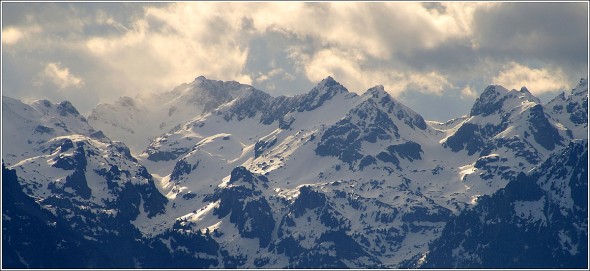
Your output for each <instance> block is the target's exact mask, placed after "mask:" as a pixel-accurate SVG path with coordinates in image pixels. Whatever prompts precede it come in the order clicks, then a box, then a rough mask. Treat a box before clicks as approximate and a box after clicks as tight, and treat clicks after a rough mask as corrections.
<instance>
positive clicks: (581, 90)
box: [572, 78, 588, 96]
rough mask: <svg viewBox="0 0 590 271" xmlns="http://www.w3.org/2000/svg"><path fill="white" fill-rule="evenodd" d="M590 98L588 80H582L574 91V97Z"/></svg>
mask: <svg viewBox="0 0 590 271" xmlns="http://www.w3.org/2000/svg"><path fill="white" fill-rule="evenodd" d="M584 94H586V96H588V79H586V78H581V79H580V82H579V83H578V85H577V86H576V87H575V88H574V89H572V95H584Z"/></svg>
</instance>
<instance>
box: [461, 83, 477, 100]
mask: <svg viewBox="0 0 590 271" xmlns="http://www.w3.org/2000/svg"><path fill="white" fill-rule="evenodd" d="M460 97H461V99H473V98H476V97H477V92H476V91H475V90H474V89H473V88H472V87H471V86H465V87H464V88H463V89H461V96H460Z"/></svg>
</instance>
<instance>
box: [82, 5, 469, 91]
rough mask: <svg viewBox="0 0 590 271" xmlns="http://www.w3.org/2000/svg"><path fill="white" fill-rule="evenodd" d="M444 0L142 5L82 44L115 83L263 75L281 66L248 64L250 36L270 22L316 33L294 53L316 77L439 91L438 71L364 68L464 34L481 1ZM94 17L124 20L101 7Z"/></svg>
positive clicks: (298, 33) (156, 84) (302, 33)
mask: <svg viewBox="0 0 590 271" xmlns="http://www.w3.org/2000/svg"><path fill="white" fill-rule="evenodd" d="M445 5H446V6H447V7H446V10H447V12H444V13H441V12H433V11H432V10H428V9H426V8H425V7H424V6H423V5H422V4H421V3H335V2H334V3H297V2H289V3H202V2H201V3H190V2H182V3H174V4H171V5H168V6H165V7H150V8H146V9H145V14H144V15H143V16H141V17H139V18H138V19H137V20H136V21H134V22H133V24H132V25H133V27H132V28H130V29H125V28H123V27H118V29H119V30H120V31H123V32H124V34H123V35H120V36H117V37H103V36H99V37H93V38H91V39H89V40H88V41H87V42H86V46H87V48H88V50H89V51H90V52H91V54H93V55H95V56H97V57H98V58H100V59H101V60H103V61H105V62H106V65H107V66H108V67H110V68H111V69H113V70H114V71H116V74H118V75H121V76H123V77H124V78H126V80H128V82H113V83H117V84H119V85H121V84H127V85H128V86H127V87H126V88H134V89H144V90H145V89H149V90H163V89H164V90H165V89H169V88H171V87H173V86H175V85H177V84H179V83H181V82H187V81H190V80H192V79H193V78H194V77H195V76H196V75H205V76H207V77H211V78H216V79H223V80H238V81H240V82H242V83H252V82H258V83H261V82H264V81H266V80H269V79H270V78H271V77H273V76H275V75H277V74H273V72H272V71H271V72H269V73H265V74H262V73H259V74H247V73H246V72H245V71H244V67H245V64H246V61H247V59H248V55H249V51H250V50H249V41H250V39H252V38H253V37H257V36H260V35H265V33H267V31H271V30H272V31H279V32H282V33H285V34H286V35H291V36H292V37H295V38H296V39H299V40H306V39H311V40H312V43H311V44H312V45H309V43H308V45H309V46H311V47H309V48H305V50H304V51H300V52H296V53H295V54H296V55H297V57H295V59H296V60H297V63H299V64H300V67H299V69H300V70H302V71H304V75H305V76H306V77H307V79H308V80H310V81H312V82H317V81H318V80H321V79H323V78H324V77H325V76H327V75H333V76H335V78H337V79H338V80H344V82H346V83H349V84H350V87H351V88H353V89H362V88H366V87H367V86H372V85H376V84H383V85H387V84H388V83H387V82H391V83H389V85H390V86H392V88H391V89H392V90H391V91H392V92H393V93H399V92H401V91H404V90H405V89H408V88H413V89H417V90H419V91H422V92H425V93H440V92H441V91H442V90H443V88H444V87H447V86H449V85H451V84H450V83H449V82H448V81H447V80H446V79H445V78H443V77H442V76H441V75H440V74H437V73H424V74H415V73H411V72H401V71H399V70H397V69H394V68H391V67H390V68H387V69H385V70H382V71H372V70H371V69H370V68H367V67H370V65H371V64H370V62H371V59H372V58H379V59H389V58H391V57H392V55H394V54H395V53H396V52H398V51H407V50H414V49H416V48H420V47H423V48H430V47H433V46H436V45H438V44H440V43H441V42H444V41H445V40H448V39H454V38H461V37H464V36H466V35H468V34H469V33H470V29H469V23H470V20H472V18H471V17H470V16H472V14H473V11H474V10H475V9H476V7H477V6H479V4H471V3H449V4H445ZM96 20H97V21H100V23H103V24H109V25H116V26H117V25H120V24H119V23H117V22H116V21H114V20H113V19H112V18H111V17H108V16H107V15H105V14H103V13H99V14H98V15H97V16H96ZM415 29H420V31H415ZM285 50H287V49H285ZM334 52H336V53H334ZM308 60H309V61H308ZM275 71H276V70H275ZM284 76H286V77H288V78H292V76H293V75H292V74H289V75H284ZM404 76H408V78H402V77H404ZM353 78H356V79H353ZM393 81H396V82H395V83H394V82H393ZM400 81H401V82H400Z"/></svg>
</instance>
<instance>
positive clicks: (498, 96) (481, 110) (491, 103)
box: [470, 85, 530, 117]
mask: <svg viewBox="0 0 590 271" xmlns="http://www.w3.org/2000/svg"><path fill="white" fill-rule="evenodd" d="M513 91H514V92H516V90H513ZM508 93H510V91H508V89H506V88H505V87H503V86H500V85H489V86H487V87H486V88H485V89H484V91H483V93H482V94H481V95H480V96H479V98H477V99H476V100H475V104H473V107H472V108H471V113H470V116H476V115H483V116H484V117H485V116H487V115H490V114H492V113H494V112H495V111H497V110H499V109H501V108H502V105H503V103H504V100H505V98H506V95H507V94H508ZM527 93H528V92H527ZM528 95H530V93H528Z"/></svg>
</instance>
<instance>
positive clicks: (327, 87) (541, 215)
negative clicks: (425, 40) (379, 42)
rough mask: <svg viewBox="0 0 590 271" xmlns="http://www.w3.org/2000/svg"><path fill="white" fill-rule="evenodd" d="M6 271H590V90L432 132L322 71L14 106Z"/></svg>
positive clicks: (493, 106)
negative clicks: (296, 81)
mask: <svg viewBox="0 0 590 271" xmlns="http://www.w3.org/2000/svg"><path fill="white" fill-rule="evenodd" d="M2 147H3V149H2V163H3V169H2V188H3V189H2V191H3V192H2V201H3V202H2V214H3V216H2V236H3V237H2V247H3V250H2V262H3V263H2V267H3V268H138V267H142V268H587V267H588V209H587V205H588V83H587V79H584V78H583V79H581V80H580V82H579V84H578V85H577V86H575V87H574V88H573V89H572V90H571V91H569V92H568V93H565V92H564V93H562V94H560V95H558V96H557V97H555V98H554V99H553V100H551V101H550V102H548V103H546V104H544V103H542V102H541V101H540V100H539V99H538V98H537V97H535V96H534V95H533V94H531V92H530V91H529V90H528V89H526V88H525V87H523V88H521V89H520V90H515V89H513V90H508V89H506V88H504V87H502V86H500V85H490V86H488V87H487V88H485V90H484V91H483V93H482V94H481V96H480V97H479V98H478V99H477V100H476V101H475V103H474V105H473V107H472V109H471V111H470V112H469V113H468V114H466V115H464V116H461V117H459V118H456V119H452V120H449V121H447V122H444V123H440V122H434V121H427V120H425V119H424V118H423V117H422V116H421V115H420V114H418V113H417V112H415V111H413V110H412V109H410V108H408V107H407V106H405V105H403V104H402V103H400V102H399V101H398V100H396V99H395V98H393V97H392V96H391V95H389V94H388V93H387V92H386V91H385V89H384V87H383V86H375V87H373V88H370V89H368V90H367V91H365V92H364V93H363V94H356V93H354V92H350V91H349V90H348V89H347V88H346V87H344V86H343V85H341V84H340V83H338V82H337V81H335V80H334V79H333V78H331V77H327V78H326V79H324V80H322V81H321V82H319V83H318V85H317V86H316V87H314V88H313V89H312V90H311V91H309V92H307V93H305V94H300V95H296V96H279V97H273V96H271V95H269V94H267V93H265V92H264V91H261V90H258V89H256V88H254V87H252V86H249V85H245V84H240V83H238V82H235V81H229V82H223V81H217V80H210V79H207V78H205V77H202V76H200V77H197V78H196V79H195V80H194V81H193V82H191V83H188V84H182V85H180V86H178V87H176V88H174V89H173V90H171V91H168V92H163V93H158V94H143V95H140V96H137V97H135V98H131V97H122V98H120V99H119V100H117V101H115V102H113V103H106V104H99V105H97V106H96V108H95V109H94V110H93V111H92V113H91V114H90V115H89V116H88V117H84V116H82V115H81V114H80V113H79V112H78V111H77V109H76V108H75V107H74V106H73V105H72V104H71V103H70V102H68V101H64V102H61V103H59V104H55V103H52V102H50V101H47V100H39V101H35V102H32V103H30V104H27V103H24V102H22V101H19V100H16V99H13V98H10V97H6V96H3V97H2Z"/></svg>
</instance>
